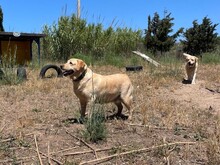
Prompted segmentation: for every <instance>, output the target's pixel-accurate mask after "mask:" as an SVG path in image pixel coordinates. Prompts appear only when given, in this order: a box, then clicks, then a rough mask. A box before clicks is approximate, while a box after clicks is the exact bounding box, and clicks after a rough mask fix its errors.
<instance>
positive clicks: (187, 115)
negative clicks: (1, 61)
mask: <svg viewBox="0 0 220 165" xmlns="http://www.w3.org/2000/svg"><path fill="white" fill-rule="evenodd" d="M212 67H213V68H210V67H209V66H201V67H200V70H199V72H198V80H197V84H195V85H189V84H182V83H181V78H182V77H181V76H182V74H183V73H182V74H180V75H178V76H180V77H174V76H173V77H172V76H170V75H166V74H163V75H162V76H161V75H160V76H158V75H154V74H151V73H150V69H149V68H148V67H147V66H146V67H145V69H144V70H143V71H140V72H128V75H129V77H130V78H131V80H132V82H133V85H134V88H135V92H134V97H135V99H134V105H133V108H134V118H133V120H132V121H131V122H129V121H127V120H122V119H114V120H106V122H105V124H106V128H107V138H106V139H105V140H103V141H99V142H98V143H92V142H86V141H85V140H84V139H83V136H82V130H84V129H85V127H84V125H83V124H79V123H73V122H72V121H73V120H72V119H73V118H78V117H79V112H78V111H79V102H78V99H77V98H76V96H75V95H74V94H73V91H72V83H71V81H70V80H69V79H68V78H50V79H49V78H48V79H43V80H42V79H38V73H39V71H38V70H37V71H36V70H30V69H28V68H27V70H28V71H27V73H28V80H27V81H26V82H23V83H22V84H20V85H16V86H7V85H6V86H0V164H13V163H14V164H97V163H99V164H106V165H108V164H129V165H130V164H148V165H150V164H151V165H157V164H184V165H185V164H208V163H213V162H214V163H216V162H217V163H218V161H219V159H218V156H219V147H218V146H219V141H218V140H219V136H218V135H220V133H219V127H220V126H219V118H218V115H219V109H220V102H219V99H220V93H219V86H218V84H219V83H220V80H219V78H218V76H217V75H215V76H213V75H210V74H209V72H210V71H211V72H212V73H213V74H217V73H218V68H220V67H219V66H212ZM93 70H94V71H95V72H98V73H101V74H112V73H118V72H125V71H124V69H118V68H114V67H111V66H106V67H102V68H98V67H94V68H93ZM159 71H160V70H159ZM163 72H164V71H163ZM114 108H115V107H113V105H111V104H108V105H103V109H104V110H105V112H106V115H111V114H113V113H114V112H115V111H114ZM123 112H124V114H128V112H127V111H123Z"/></svg>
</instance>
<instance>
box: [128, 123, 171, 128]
mask: <svg viewBox="0 0 220 165" xmlns="http://www.w3.org/2000/svg"><path fill="white" fill-rule="evenodd" d="M125 124H127V125H130V126H138V127H146V128H153V129H170V128H168V127H157V126H151V125H143V124H133V123H126V122H125Z"/></svg>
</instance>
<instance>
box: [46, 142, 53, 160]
mask: <svg viewBox="0 0 220 165" xmlns="http://www.w3.org/2000/svg"><path fill="white" fill-rule="evenodd" d="M47 155H48V156H47V158H48V164H52V163H51V160H50V141H48V144H47Z"/></svg>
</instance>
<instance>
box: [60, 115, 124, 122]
mask: <svg viewBox="0 0 220 165" xmlns="http://www.w3.org/2000/svg"><path fill="white" fill-rule="evenodd" d="M115 119H116V120H127V119H128V116H126V115H123V114H120V115H117V114H113V115H110V116H107V117H105V118H103V121H107V120H115ZM87 120H88V118H85V119H82V118H68V119H64V120H62V123H68V124H83V123H85V122H86V121H87Z"/></svg>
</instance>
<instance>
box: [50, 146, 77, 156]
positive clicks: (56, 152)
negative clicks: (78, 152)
mask: <svg viewBox="0 0 220 165" xmlns="http://www.w3.org/2000/svg"><path fill="white" fill-rule="evenodd" d="M75 148H78V147H71V148H67V149H63V150H60V151H55V152H51V153H50V154H51V155H56V154H58V153H61V152H66V151H69V150H72V149H75Z"/></svg>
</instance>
